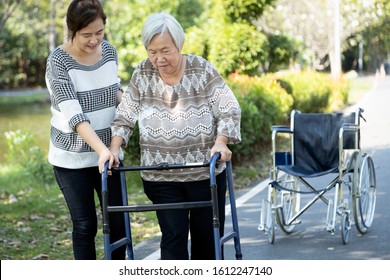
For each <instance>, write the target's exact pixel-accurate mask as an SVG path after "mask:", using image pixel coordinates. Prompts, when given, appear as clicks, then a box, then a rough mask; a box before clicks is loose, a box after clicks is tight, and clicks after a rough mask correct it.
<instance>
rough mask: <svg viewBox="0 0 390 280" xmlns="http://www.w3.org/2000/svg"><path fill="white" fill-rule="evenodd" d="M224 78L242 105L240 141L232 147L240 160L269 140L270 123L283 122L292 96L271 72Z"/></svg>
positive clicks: (236, 157)
mask: <svg viewBox="0 0 390 280" xmlns="http://www.w3.org/2000/svg"><path fill="white" fill-rule="evenodd" d="M227 82H228V84H229V86H230V87H231V89H232V90H233V92H234V93H235V95H236V97H237V99H238V102H239V103H240V107H241V137H242V143H241V144H239V145H233V146H232V147H231V148H232V150H233V155H234V157H235V161H237V162H240V163H241V162H242V161H243V160H245V159H250V158H251V157H253V155H254V154H256V153H257V151H259V150H261V147H262V146H263V145H264V144H266V143H268V142H269V141H270V128H271V126H272V125H273V124H275V123H284V122H285V120H286V117H287V115H288V113H289V112H290V110H291V106H292V104H293V100H292V96H291V95H289V94H288V93H287V92H286V91H285V90H284V89H283V88H282V87H281V86H280V84H279V83H278V82H277V81H276V80H275V79H274V77H272V76H268V75H265V76H262V77H249V76H247V75H238V74H235V75H231V76H230V77H229V79H228V80H227Z"/></svg>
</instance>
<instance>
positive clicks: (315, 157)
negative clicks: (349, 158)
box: [276, 112, 359, 178]
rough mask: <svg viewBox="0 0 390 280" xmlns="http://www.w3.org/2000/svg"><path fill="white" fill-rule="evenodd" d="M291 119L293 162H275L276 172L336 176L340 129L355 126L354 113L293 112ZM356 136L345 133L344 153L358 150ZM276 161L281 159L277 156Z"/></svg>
mask: <svg viewBox="0 0 390 280" xmlns="http://www.w3.org/2000/svg"><path fill="white" fill-rule="evenodd" d="M292 118H293V119H292V127H291V129H292V133H293V136H292V137H293V140H292V141H293V148H292V156H293V161H290V162H287V163H288V164H285V163H286V162H283V160H282V161H281V160H278V159H277V163H276V166H277V168H278V169H279V170H282V171H284V172H285V173H288V174H291V175H294V176H301V177H307V178H312V177H318V176H323V175H326V174H329V173H333V172H336V171H337V170H338V167H339V160H340V159H339V129H340V128H341V127H342V125H343V124H357V121H356V113H355V112H354V113H351V114H348V115H345V114H343V113H328V114H320V113H305V114H302V113H298V112H295V113H294V114H292ZM355 135H356V134H355V132H352V131H346V132H344V136H343V141H344V144H343V147H344V149H355V148H356V147H358V146H359V143H356V137H355ZM358 138H359V137H358ZM358 140H359V139H358ZM357 142H359V141H357ZM277 158H280V155H277Z"/></svg>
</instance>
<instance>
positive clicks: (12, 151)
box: [4, 129, 54, 185]
mask: <svg viewBox="0 0 390 280" xmlns="http://www.w3.org/2000/svg"><path fill="white" fill-rule="evenodd" d="M4 136H5V139H6V141H5V142H6V145H7V152H6V158H7V160H8V162H9V163H10V164H15V165H20V166H22V167H24V170H25V173H24V174H23V175H25V176H28V177H30V178H31V180H35V181H37V182H39V183H43V184H45V185H50V184H51V183H53V181H54V176H53V171H52V166H51V165H50V164H49V162H48V161H47V158H46V156H45V154H44V152H43V151H42V149H41V148H40V147H39V146H37V145H35V142H34V138H33V135H32V134H31V133H30V132H28V131H23V130H21V129H18V130H16V131H7V132H5V133H4Z"/></svg>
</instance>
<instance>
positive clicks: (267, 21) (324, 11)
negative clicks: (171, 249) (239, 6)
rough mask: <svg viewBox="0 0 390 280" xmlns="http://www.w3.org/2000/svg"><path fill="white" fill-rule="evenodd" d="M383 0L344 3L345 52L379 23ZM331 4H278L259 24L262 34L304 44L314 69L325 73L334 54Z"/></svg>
mask: <svg viewBox="0 0 390 280" xmlns="http://www.w3.org/2000/svg"><path fill="white" fill-rule="evenodd" d="M380 1H382V0H365V1H359V0H343V1H342V5H341V6H340V14H341V17H340V22H338V24H340V38H341V42H342V45H341V50H343V49H345V48H346V46H347V44H346V40H347V38H349V37H350V36H351V35H352V34H356V33H359V32H361V31H362V30H363V29H364V28H366V27H367V26H369V25H372V24H373V23H374V22H376V21H377V20H378V18H379V17H378V12H380V11H381V9H382V8H381V7H380V6H378V3H379V2H380ZM331 4H332V2H330V0H299V1H297V0H295V1H291V0H278V1H277V3H276V5H273V6H269V8H270V9H269V10H268V11H267V12H265V13H264V14H263V16H262V17H261V18H260V19H259V20H258V21H257V23H256V24H257V25H258V26H259V28H261V30H263V31H264V32H266V33H269V34H282V33H286V34H289V35H290V36H293V37H295V38H297V39H299V40H301V41H302V43H303V44H304V45H305V46H306V47H307V55H308V56H310V57H311V62H312V68H313V69H316V70H325V69H327V68H328V67H329V65H330V56H331V55H333V54H332V53H334V50H333V45H334V43H333V42H334V40H335V38H334V37H335V36H334V32H333V31H334V30H335V26H334V24H335V21H334V18H335V15H334V12H333V9H332V8H334V6H332V5H331Z"/></svg>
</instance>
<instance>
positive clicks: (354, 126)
mask: <svg viewBox="0 0 390 280" xmlns="http://www.w3.org/2000/svg"><path fill="white" fill-rule="evenodd" d="M341 128H342V129H343V130H345V131H347V130H349V131H357V130H359V129H360V126H359V125H357V124H352V123H344V124H343V125H342V126H341Z"/></svg>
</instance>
